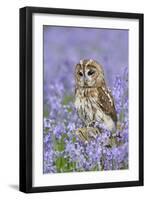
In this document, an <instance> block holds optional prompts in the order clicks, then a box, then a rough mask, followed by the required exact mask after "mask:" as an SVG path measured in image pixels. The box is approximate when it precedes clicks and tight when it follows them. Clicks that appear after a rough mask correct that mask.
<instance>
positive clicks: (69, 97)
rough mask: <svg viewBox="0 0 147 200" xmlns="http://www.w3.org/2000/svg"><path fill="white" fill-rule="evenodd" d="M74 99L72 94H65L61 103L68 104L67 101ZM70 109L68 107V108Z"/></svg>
mask: <svg viewBox="0 0 147 200" xmlns="http://www.w3.org/2000/svg"><path fill="white" fill-rule="evenodd" d="M73 101H74V97H73V96H72V95H65V96H64V98H63V101H62V104H63V105H68V104H69V102H73ZM69 111H70V109H69Z"/></svg>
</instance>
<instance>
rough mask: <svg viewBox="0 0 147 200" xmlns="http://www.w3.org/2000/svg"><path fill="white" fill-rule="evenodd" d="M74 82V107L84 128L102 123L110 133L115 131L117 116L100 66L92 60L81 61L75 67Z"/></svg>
mask: <svg viewBox="0 0 147 200" xmlns="http://www.w3.org/2000/svg"><path fill="white" fill-rule="evenodd" d="M75 81H76V87H75V106H76V109H77V111H78V113H79V116H80V118H81V119H82V120H83V122H84V123H85V125H86V127H89V126H90V125H91V124H92V123H94V122H97V121H98V122H99V121H102V122H103V123H104V124H105V125H106V127H107V128H108V129H109V130H110V131H111V132H113V131H115V129H116V122H117V115H116V110H115V105H114V100H113V97H112V94H111V92H110V91H109V90H108V88H107V86H106V83H105V79H104V72H103V68H102V66H101V65H100V64H99V63H98V62H96V61H94V60H81V61H80V63H78V64H77V65H76V69H75Z"/></svg>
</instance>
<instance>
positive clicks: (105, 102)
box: [98, 87, 117, 122]
mask: <svg viewBox="0 0 147 200" xmlns="http://www.w3.org/2000/svg"><path fill="white" fill-rule="evenodd" d="M98 104H99V106H100V108H101V109H102V111H103V112H104V113H105V114H107V115H109V116H111V118H112V119H113V121H114V122H117V115H116V110H115V105H114V100H113V97H112V95H111V92H110V91H108V89H107V88H106V87H98Z"/></svg>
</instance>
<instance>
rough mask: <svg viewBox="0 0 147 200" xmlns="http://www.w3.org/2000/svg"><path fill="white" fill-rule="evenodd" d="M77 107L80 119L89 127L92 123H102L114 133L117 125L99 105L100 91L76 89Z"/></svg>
mask: <svg viewBox="0 0 147 200" xmlns="http://www.w3.org/2000/svg"><path fill="white" fill-rule="evenodd" d="M75 107H76V109H77V111H78V115H79V117H80V118H81V119H82V121H83V122H84V123H85V125H86V126H88V125H89V124H90V123H91V122H96V121H102V122H104V123H105V125H106V126H107V128H108V129H109V130H110V131H114V129H115V123H114V121H113V120H112V118H111V117H110V116H109V115H107V114H106V113H104V112H103V111H102V109H101V107H100V105H99V103H98V91H97V89H95V88H84V89H83V88H79V89H76V95H75Z"/></svg>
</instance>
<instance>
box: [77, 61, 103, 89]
mask: <svg viewBox="0 0 147 200" xmlns="http://www.w3.org/2000/svg"><path fill="white" fill-rule="evenodd" d="M75 80H76V86H77V87H84V88H88V87H99V86H101V85H102V84H103V83H104V72H103V69H102V66H101V65H100V64H99V63H98V62H96V61H95V60H92V59H90V60H88V59H85V60H80V62H79V63H78V64H77V65H76V69H75Z"/></svg>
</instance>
